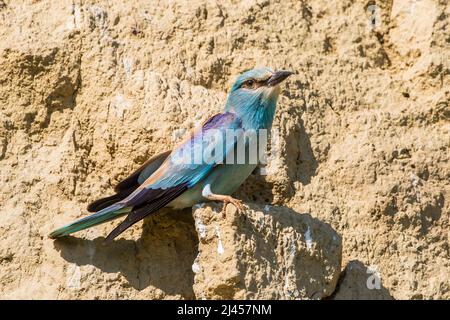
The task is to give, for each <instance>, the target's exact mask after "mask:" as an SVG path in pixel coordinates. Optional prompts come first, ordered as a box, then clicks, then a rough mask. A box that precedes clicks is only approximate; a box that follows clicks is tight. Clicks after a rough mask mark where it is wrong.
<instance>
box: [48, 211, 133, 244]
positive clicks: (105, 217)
mask: <svg viewBox="0 0 450 320" xmlns="http://www.w3.org/2000/svg"><path fill="white" fill-rule="evenodd" d="M132 209H133V207H124V206H123V205H122V204H118V203H116V204H113V205H111V206H109V207H106V208H105V209H102V210H100V211H98V212H96V213H94V214H92V215H90V216H88V217H85V218H82V219H80V220H77V221H75V222H72V223H71V224H68V225H66V226H64V227H62V228H59V229H57V230H55V231H53V232H52V233H50V234H49V237H50V238H52V239H54V238H59V237H64V236H67V235H69V234H71V233H74V232H77V231H80V230H84V229H87V228H90V227H93V226H96V225H99V224H102V223H105V222H108V221H111V220H114V219H116V218H119V217H121V216H123V215H125V214H127V213H129V212H130V211H131V210H132Z"/></svg>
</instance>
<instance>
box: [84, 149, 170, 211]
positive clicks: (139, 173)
mask: <svg viewBox="0 0 450 320" xmlns="http://www.w3.org/2000/svg"><path fill="white" fill-rule="evenodd" d="M171 152H172V151H171V150H169V151H166V152H162V153H159V154H157V155H155V156H153V157H151V158H150V159H149V160H147V161H146V162H145V163H144V164H143V165H142V166H140V167H139V168H138V169H137V170H136V171H134V172H133V173H132V174H131V175H129V176H128V177H127V178H125V179H124V180H122V181H121V182H119V183H118V184H117V185H116V186H115V188H114V191H115V192H116V194H114V195H112V196H109V197H104V198H101V199H98V200H95V201H93V202H91V203H90V204H88V206H87V210H88V211H89V212H97V211H100V210H102V209H104V208H106V207H108V206H110V205H112V204H113V203H116V202H117V201H121V200H123V199H125V198H126V197H128V196H129V195H130V194H131V193H132V192H133V191H134V190H136V189H137V188H138V187H139V186H140V185H141V184H142V183H143V182H144V181H145V180H147V178H148V177H150V175H151V174H152V173H153V172H155V171H156V170H157V169H158V168H159V167H160V166H161V164H162V163H163V162H164V160H166V158H167V157H168V156H169V154H170V153H171Z"/></svg>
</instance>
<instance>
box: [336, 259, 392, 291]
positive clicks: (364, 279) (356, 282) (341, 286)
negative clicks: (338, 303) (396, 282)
mask: <svg viewBox="0 0 450 320" xmlns="http://www.w3.org/2000/svg"><path fill="white" fill-rule="evenodd" d="M330 299H334V300H392V299H393V298H392V296H391V295H390V293H389V290H388V289H387V288H386V287H384V286H383V284H382V282H381V278H380V276H379V274H378V272H377V270H372V269H371V268H369V267H367V266H365V265H364V264H363V263H362V262H361V261H358V260H353V261H350V262H349V263H348V264H347V266H346V267H345V270H344V271H343V272H342V274H341V276H340V278H339V282H338V285H337V287H336V291H335V292H334V293H333V295H332V296H331V297H330Z"/></svg>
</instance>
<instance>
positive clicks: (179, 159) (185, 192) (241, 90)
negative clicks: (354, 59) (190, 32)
mask: <svg viewBox="0 0 450 320" xmlns="http://www.w3.org/2000/svg"><path fill="white" fill-rule="evenodd" d="M291 74H293V73H292V72H290V71H284V70H282V71H275V72H274V71H272V70H271V69H269V68H257V69H253V70H249V71H246V72H244V73H242V74H241V75H240V76H239V77H238V78H237V80H236V81H235V82H234V84H233V86H232V87H231V90H230V92H229V95H228V98H227V101H226V104H225V109H224V111H223V112H222V113H218V114H216V115H214V116H212V117H211V118H209V119H208V120H206V121H205V122H204V123H203V124H202V125H200V126H198V127H197V128H195V129H194V130H193V131H192V132H190V133H189V134H188V135H187V136H186V137H185V138H184V139H183V141H182V142H181V143H180V144H179V145H178V146H177V147H175V148H174V149H173V150H171V151H167V152H163V153H161V154H158V155H156V156H154V157H152V158H151V159H149V160H148V161H147V162H146V163H144V164H143V165H142V166H141V167H140V168H139V169H137V170H136V171H135V172H133V173H132V174H131V175H130V176H129V177H128V178H126V179H125V180H123V181H121V182H120V183H119V184H117V185H116V187H115V192H116V194H115V195H113V196H109V197H106V198H102V199H99V200H96V201H94V202H92V203H90V204H89V205H88V208H87V209H88V211H89V212H94V213H93V214H92V215H90V216H87V217H85V218H82V219H80V220H77V221H75V222H73V223H71V224H69V225H66V226H64V227H62V228H60V229H57V230H55V231H53V232H52V233H51V234H50V235H49V236H50V238H58V237H63V236H66V235H69V234H71V233H73V232H77V231H80V230H83V229H86V228H90V227H93V226H96V225H99V224H101V223H104V222H107V221H111V220H114V219H117V218H120V217H122V216H125V215H126V218H125V219H124V220H123V221H122V222H121V223H120V224H119V225H118V226H117V227H115V228H114V229H113V230H112V231H111V233H110V234H109V235H108V236H107V238H106V241H111V240H112V239H114V238H115V237H117V236H118V235H119V234H121V233H122V232H124V231H125V230H126V229H127V228H129V227H130V226H132V225H133V224H135V223H136V222H138V221H139V220H141V219H143V218H145V217H146V216H148V215H151V214H154V213H155V212H157V211H158V210H159V209H160V208H163V207H169V208H173V209H183V208H188V207H192V206H193V205H195V204H198V203H203V202H208V201H219V202H223V203H224V209H225V206H226V205H227V204H228V203H231V204H233V205H234V206H236V208H237V209H238V211H239V212H243V211H244V210H245V209H244V205H243V203H242V201H241V200H238V199H235V198H233V197H232V196H231V195H232V194H233V192H235V191H236V190H237V189H238V187H239V186H240V185H241V184H242V183H243V182H244V181H245V179H247V177H248V176H249V175H250V174H251V173H252V171H253V170H254V169H255V168H256V166H257V165H258V164H257V163H254V161H249V160H248V157H247V156H244V158H243V159H244V161H241V162H239V161H236V153H237V152H236V148H237V144H238V142H239V141H242V137H243V136H245V133H246V132H250V131H260V130H262V129H264V130H270V128H271V126H272V122H273V119H274V114H275V109H276V104H277V99H278V96H279V94H280V83H281V82H282V81H283V80H285V79H286V78H287V77H289V76H290V75H291ZM229 132H237V133H236V134H234V135H232V138H231V139H222V138H223V137H225V136H226V135H227V134H228V133H229ZM217 133H219V135H218V134H217ZM227 137H228V136H227ZM239 139H240V140H239ZM250 140H251V139H245V138H244V140H243V141H244V145H245V146H246V147H247V149H246V150H248V144H250V143H255V142H254V141H253V142H252V141H250ZM197 148H200V149H203V150H205V149H207V150H214V152H211V156H210V157H201V158H200V159H192V155H193V154H194V158H195V157H196V156H195V150H196V149H197ZM247 152H248V151H247ZM186 155H187V156H186ZM230 157H231V160H232V161H228V160H229V158H230ZM186 159H188V160H187V161H185V160H186ZM225 159H226V160H227V161H225ZM193 160H197V161H193Z"/></svg>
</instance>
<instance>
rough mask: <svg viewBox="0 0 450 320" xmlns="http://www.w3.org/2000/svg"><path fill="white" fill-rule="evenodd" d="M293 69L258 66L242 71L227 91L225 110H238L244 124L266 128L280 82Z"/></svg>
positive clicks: (270, 119) (272, 111)
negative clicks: (278, 69)
mask: <svg viewBox="0 0 450 320" xmlns="http://www.w3.org/2000/svg"><path fill="white" fill-rule="evenodd" d="M291 74H293V72H290V71H285V70H280V71H273V70H271V69H269V68H257V69H252V70H249V71H246V72H244V73H242V74H241V75H240V76H239V77H238V78H237V79H236V81H235V82H234V84H233V86H232V87H231V91H230V93H229V95H228V100H227V104H226V107H225V110H226V111H230V112H235V113H237V114H238V115H239V116H240V117H241V118H242V120H243V121H244V127H247V128H249V127H250V128H252V129H260V128H269V127H270V126H271V125H272V121H273V116H274V113H275V107H276V103H277V99H278V96H279V94H280V85H279V84H280V83H281V82H282V81H283V80H285V79H286V78H287V77H289V76H290V75H291Z"/></svg>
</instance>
